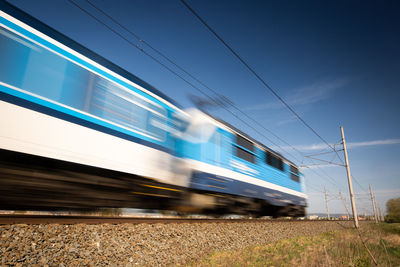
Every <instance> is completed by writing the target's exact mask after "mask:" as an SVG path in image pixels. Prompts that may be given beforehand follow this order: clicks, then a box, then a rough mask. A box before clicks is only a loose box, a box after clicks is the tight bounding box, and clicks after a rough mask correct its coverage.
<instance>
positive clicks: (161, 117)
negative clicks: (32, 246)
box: [0, 1, 188, 208]
mask: <svg viewBox="0 0 400 267" xmlns="http://www.w3.org/2000/svg"><path fill="white" fill-rule="evenodd" d="M0 10H1V11H0V114H1V116H0V160H1V162H0V164H1V165H0V169H1V171H0V175H1V177H0V203H1V207H0V208H18V207H25V206H35V205H36V207H38V206H43V205H44V206H49V205H50V206H54V207H56V206H57V205H59V206H65V207H75V206H78V207H79V206H83V207H86V206H87V207H91V206H94V205H101V206H132V205H133V206H138V205H139V206H140V205H143V207H147V206H149V205H146V204H148V203H151V201H143V200H140V201H139V202H134V204H132V199H134V198H133V197H132V196H133V195H137V196H147V197H149V198H152V197H154V198H157V197H171V195H174V197H176V198H177V199H179V198H180V197H179V193H180V192H181V191H182V190H181V189H179V188H186V187H187V185H188V180H187V174H186V173H184V172H183V173H182V172H180V171H179V170H177V169H178V168H177V167H176V166H180V165H179V162H178V161H179V158H177V157H176V155H175V145H176V144H175V140H176V136H177V135H178V134H177V133H179V132H181V131H182V129H183V128H184V127H185V123H186V121H187V120H188V119H187V114H186V113H185V112H184V111H182V110H181V109H180V108H179V107H177V105H176V104H174V102H173V101H172V100H170V99H168V97H166V96H165V95H163V94H162V93H160V92H159V91H157V90H156V89H154V88H153V87H152V86H151V85H149V84H147V83H146V82H144V81H142V80H141V79H139V78H137V77H136V76H134V75H132V74H130V73H128V72H127V71H125V70H123V69H121V68H119V67H118V66H116V65H114V64H112V63H111V62H109V61H107V60H106V59H104V58H102V57H101V56H99V55H97V54H95V53H94V52H92V51H90V50H88V49H87V48H85V47H83V46H81V45H79V44H78V43H76V42H74V41H72V40H71V39H69V38H68V37H66V36H64V35H62V34H60V33H59V32H57V31H55V30H53V29H51V28H50V27H48V26H46V25H44V24H43V23H41V22H40V21H38V20H36V19H34V18H33V17H31V16H30V15H28V14H26V13H24V12H23V11H21V10H19V9H17V8H15V7H14V6H12V5H10V4H7V3H5V2H3V1H1V2H0ZM100 170H101V171H100ZM139 185H140V186H139ZM95 188H97V189H98V190H95ZM94 196H98V197H97V198H94ZM92 197H93V199H97V200H99V201H100V202H96V201H93V199H92ZM85 199H86V201H84V200H85ZM80 200H81V201H80ZM79 201H80V202H81V203H78V202H79ZM50 202H51V203H50ZM77 203H78V204H77ZM161 204H162V203H161ZM150 206H151V205H150Z"/></svg>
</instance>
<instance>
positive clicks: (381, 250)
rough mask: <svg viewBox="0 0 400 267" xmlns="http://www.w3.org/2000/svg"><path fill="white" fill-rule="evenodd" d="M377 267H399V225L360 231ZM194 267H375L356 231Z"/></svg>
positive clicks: (218, 256) (214, 258) (233, 254)
mask: <svg viewBox="0 0 400 267" xmlns="http://www.w3.org/2000/svg"><path fill="white" fill-rule="evenodd" d="M360 232H361V236H362V238H363V240H364V243H365V245H366V246H367V247H368V249H369V250H370V251H371V254H372V255H373V257H374V258H375V259H376V261H377V263H378V266H400V224H380V225H373V224H370V225H366V224H364V225H363V227H362V228H361V230H360ZM193 265H194V266H297V267H303V266H304V267H305V266H307V267H308V266H360V267H361V266H376V265H375V263H374V261H373V260H372V258H371V256H370V255H369V254H368V252H367V250H366V248H365V247H364V245H363V243H362V242H361V240H360V237H359V235H358V233H357V231H355V230H354V229H345V230H342V231H335V232H330V233H324V234H319V235H315V236H301V237H296V238H292V239H286V240H281V241H279V242H276V243H271V244H268V245H265V246H258V247H251V248H247V249H244V250H241V251H224V252H215V253H213V254H212V255H210V256H209V257H208V258H206V259H204V260H202V261H201V262H196V263H194V264H193Z"/></svg>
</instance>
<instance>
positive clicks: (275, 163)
mask: <svg viewBox="0 0 400 267" xmlns="http://www.w3.org/2000/svg"><path fill="white" fill-rule="evenodd" d="M265 160H266V162H267V164H268V165H270V166H272V167H274V168H277V169H279V170H281V171H283V161H282V159H281V158H278V157H277V156H275V155H274V154H272V153H271V152H269V151H267V152H266V153H265Z"/></svg>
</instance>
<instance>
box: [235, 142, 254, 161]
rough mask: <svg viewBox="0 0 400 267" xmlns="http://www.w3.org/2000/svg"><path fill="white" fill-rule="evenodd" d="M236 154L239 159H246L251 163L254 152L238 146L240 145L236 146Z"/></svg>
mask: <svg viewBox="0 0 400 267" xmlns="http://www.w3.org/2000/svg"><path fill="white" fill-rule="evenodd" d="M236 156H238V157H239V158H241V159H244V160H247V161H249V162H251V163H254V154H252V153H250V152H248V151H246V150H244V149H242V148H240V147H238V146H237V147H236Z"/></svg>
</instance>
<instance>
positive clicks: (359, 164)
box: [9, 0, 400, 213]
mask: <svg viewBox="0 0 400 267" xmlns="http://www.w3.org/2000/svg"><path fill="white" fill-rule="evenodd" d="M74 1H76V2H77V3H78V4H79V5H80V6H82V7H83V8H85V9H87V10H88V11H90V12H92V13H94V14H95V15H96V16H98V17H99V18H101V20H103V21H104V22H106V23H107V24H109V25H110V26H111V27H113V28H114V29H116V30H118V31H119V32H120V33H122V34H123V35H124V36H126V37H127V38H129V39H130V40H131V41H132V42H133V43H135V44H138V43H139V42H138V41H137V40H136V39H135V38H133V37H130V36H129V35H128V33H126V32H124V31H123V30H122V29H121V28H118V26H116V25H115V24H113V23H112V21H110V20H109V19H107V18H106V17H104V16H102V15H101V14H100V13H99V12H96V10H95V9H93V7H91V6H90V5H89V4H88V3H87V2H86V1H85V0H74ZM91 1H92V2H93V3H94V4H95V5H97V6H98V7H99V8H101V9H103V10H105V11H106V12H107V13H108V14H110V15H111V16H113V17H114V18H115V19H117V20H118V21H119V22H120V23H121V24H123V25H124V26H125V27H127V28H129V29H130V30H131V31H133V32H134V33H136V34H137V35H139V36H140V37H141V38H142V39H143V40H145V41H146V42H147V43H149V44H151V45H152V46H153V47H155V48H157V49H158V50H160V51H161V52H162V53H164V54H165V55H167V56H168V57H170V58H171V59H173V60H174V61H175V62H176V63H177V64H179V65H180V66H182V67H183V68H185V69H186V70H187V71H188V72H190V73H191V74H192V75H194V76H196V77H197V78H198V79H200V80H201V81H202V82H203V83H205V84H206V85H208V86H209V87H210V88H212V89H214V90H215V91H217V92H218V93H219V94H221V95H224V96H226V97H228V98H229V99H230V100H231V101H232V102H233V103H234V104H235V105H236V106H237V107H238V108H240V109H241V110H243V111H244V112H246V113H247V114H248V115H250V116H251V117H253V118H254V119H255V120H257V121H258V122H259V123H261V124H262V125H264V127H265V128H267V129H269V130H271V131H272V132H274V133H275V134H277V135H278V136H280V137H281V138H282V139H284V140H285V141H286V142H288V143H289V144H290V145H292V146H294V147H296V148H297V149H298V150H300V151H301V153H302V155H311V154H314V153H319V152H321V151H329V150H327V147H326V145H324V144H323V143H322V141H321V140H320V139H318V138H317V137H316V136H315V135H314V134H313V133H312V132H311V131H310V130H309V129H307V128H306V127H304V125H302V124H301V123H300V122H299V120H297V119H296V118H295V117H294V116H293V114H291V113H290V112H289V111H288V110H287V109H286V108H285V107H284V106H283V105H282V104H281V103H280V102H279V101H278V100H277V99H276V98H275V97H274V96H273V95H272V94H271V93H270V92H269V91H267V89H266V88H265V87H263V86H262V84H261V83H260V82H259V81H257V80H256V79H255V78H254V76H252V74H251V73H250V72H249V71H248V70H247V69H246V68H245V67H244V66H243V65H241V63H240V62H239V61H238V60H237V59H236V58H234V57H233V55H232V54H231V53H230V52H229V51H228V50H227V49H226V48H225V47H224V46H223V45H222V44H221V43H220V42H219V41H218V40H217V39H216V38H215V37H214V36H213V35H212V34H211V33H210V32H209V31H208V30H207V29H206V28H205V27H204V26H203V25H202V24H201V23H200V22H199V21H198V19H197V18H195V17H194V16H193V15H192V14H191V13H190V12H189V11H188V10H187V9H186V8H185V6H184V5H183V4H182V3H181V2H180V1H179V0H164V1H163V0H158V1H155V0H146V1H144V0H143V1H128V0H125V1H122V0H120V1H117V0H113V1H111V0H104V1H100V0H91ZM9 2H11V3H13V4H14V5H16V6H17V7H19V8H21V9H22V10H24V11H25V12H27V13H29V14H31V15H32V16H34V17H36V18H38V19H39V20H41V21H43V22H44V23H46V24H48V25H49V26H51V27H53V28H55V29H56V30H58V31H60V32H61V33H63V34H65V35H67V36H69V37H70V38H72V39H74V40H75V41H77V42H79V43H81V44H83V45H84V46H86V47H88V48H89V49H91V50H93V51H95V52H97V53H99V54H100V55H102V56H103V57H105V58H107V59H109V60H111V61H112V62H114V63H116V64H117V65H119V66H121V67H123V68H125V69H126V70H128V71H129V72H131V73H132V74H134V75H136V76H138V77H140V78H142V79H143V80H145V81H147V82H148V83H150V84H152V85H153V86H155V87H156V88H157V89H159V90H160V91H162V92H163V93H165V94H166V95H168V96H169V97H171V98H172V99H174V100H175V101H176V102H178V103H179V104H181V106H182V107H185V108H186V107H191V106H193V104H192V103H191V101H190V100H189V98H188V96H189V95H197V96H201V94H200V93H199V92H197V91H196V90H194V89H193V88H192V87H190V86H189V85H188V84H187V83H185V82H184V81H182V80H181V79H179V78H177V77H176V76H174V75H173V74H171V73H170V72H169V71H168V70H166V69H165V68H163V67H162V66H161V65H159V64H158V63H156V62H154V61H153V60H152V59H150V58H149V57H147V56H146V55H145V54H143V53H142V52H141V51H139V50H138V49H136V48H134V47H132V46H131V45H129V44H128V43H127V42H126V41H124V40H123V39H121V38H120V37H118V36H117V35H115V34H114V33H113V32H111V31H110V30H108V29H107V28H105V27H104V26H103V25H101V24H100V23H98V22H97V21H95V20H94V19H93V18H91V17H89V16H88V15H86V14H85V13H83V12H82V11H81V10H79V9H78V8H77V7H75V6H74V5H72V4H71V3H70V2H68V1H67V0H57V1H54V0H35V1H26V0H12V1H9ZM187 2H188V4H189V5H191V6H192V8H193V9H195V10H196V11H197V12H198V13H199V14H200V16H202V17H203V19H205V21H207V23H208V24H209V25H210V26H211V27H213V28H214V29H215V31H216V32H217V33H218V34H219V35H220V36H222V38H223V39H224V40H225V41H226V42H227V43H229V44H230V46H231V47H232V48H233V49H235V50H236V52H238V54H240V55H241V57H242V58H243V59H245V61H246V62H247V63H248V64H249V65H250V66H252V67H253V68H254V69H255V71H256V72H257V73H258V74H259V75H260V76H261V77H262V78H263V79H264V80H265V81H266V82H267V83H268V84H269V85H270V86H271V87H272V88H274V89H275V90H276V91H277V92H278V94H279V95H280V96H282V97H283V98H284V99H285V100H286V101H287V102H288V103H289V105H291V106H292V107H293V109H294V110H296V112H298V113H299V114H300V115H301V116H302V117H303V118H304V120H305V121H307V122H308V123H309V124H310V125H311V126H312V127H313V128H314V129H315V130H316V131H317V132H318V133H319V134H320V135H321V136H322V137H323V138H324V139H326V140H327V141H328V142H329V143H331V144H335V143H337V142H338V141H339V140H340V130H339V126H340V125H342V126H343V127H344V132H345V135H346V141H347V142H348V145H349V160H350V165H351V170H352V174H353V176H354V177H355V179H356V182H353V184H354V188H355V192H356V196H357V199H356V203H357V205H358V210H359V212H360V213H370V212H371V204H370V201H369V200H368V195H367V194H366V192H367V191H368V185H369V184H371V185H372V188H373V189H374V191H375V195H376V198H377V203H378V204H379V206H381V207H382V208H384V205H385V202H386V201H387V200H388V199H389V198H394V197H400V160H399V159H400V107H399V105H400V104H399V100H400V88H399V84H400V16H399V14H400V2H399V1H244V0H242V1H235V0H220V1H205V0H187ZM141 47H142V48H143V49H144V50H145V51H147V52H149V53H151V54H152V55H153V56H155V57H157V58H159V59H161V58H160V57H159V56H158V55H157V54H156V53H154V52H152V51H151V50H150V49H149V48H148V47H147V46H146V45H144V44H141ZM163 62H164V63H165V64H168V62H165V60H163ZM169 66H170V67H172V68H174V67H173V66H172V65H170V64H169ZM174 70H175V71H177V72H178V73H179V74H181V75H183V76H184V77H185V78H187V79H189V80H190V78H189V77H187V76H186V75H185V74H183V73H182V72H181V71H179V70H177V69H176V68H174ZM190 81H191V82H193V83H195V82H194V81H192V80H190ZM196 85H197V86H199V87H200V88H202V87H201V86H200V85H198V84H196ZM202 90H204V91H206V92H207V93H209V92H208V91H207V89H205V88H202ZM210 94H211V95H212V93H210ZM231 110H232V109H231ZM232 111H235V110H232ZM211 113H212V114H214V115H216V116H218V117H220V118H222V119H224V120H226V121H227V122H229V123H231V124H233V125H235V126H237V128H239V129H241V130H242V131H244V132H246V133H248V134H249V135H250V136H252V137H254V138H255V139H257V140H259V141H260V142H262V143H264V144H265V145H267V146H270V147H272V148H274V149H276V150H277V151H279V152H281V153H282V154H283V155H285V156H286V157H288V158H289V159H290V160H292V161H294V162H295V163H296V164H298V165H310V164H313V162H311V161H310V160H308V159H307V158H304V157H303V156H302V155H300V154H299V153H298V152H296V151H293V150H292V149H291V148H288V147H287V144H285V143H282V142H281V141H280V140H278V139H276V138H275V137H274V136H272V135H271V134H270V133H268V132H267V131H265V130H264V129H262V128H259V127H257V126H256V125H255V127H257V130H258V131H260V132H262V133H263V135H260V134H258V133H257V132H256V131H254V130H253V129H251V128H249V127H248V126H246V125H245V124H243V123H242V122H240V121H239V120H237V119H236V118H235V117H233V116H232V115H231V114H230V113H229V112H227V111H226V110H224V109H222V108H219V109H212V110H211ZM243 119H245V118H243ZM245 120H247V121H248V119H245ZM251 124H252V125H254V123H251ZM265 136H266V137H268V139H270V140H272V141H273V142H274V143H271V142H270V141H269V140H268V139H267V138H265ZM276 144H278V145H279V147H278V146H276ZM282 148H283V150H282ZM286 151H288V152H289V153H290V154H288V153H287V152H286ZM339 153H340V155H341V157H342V158H343V155H342V152H339ZM293 156H295V157H293ZM333 156H334V154H327V155H325V156H323V157H321V158H322V159H328V160H331V159H332V157H333ZM333 161H334V162H336V163H340V161H339V160H338V159H337V158H334V159H333ZM314 163H318V162H317V161H314ZM302 171H303V173H304V174H305V181H306V182H305V184H306V188H307V193H308V195H309V208H308V212H325V202H324V197H323V193H322V192H323V190H324V186H326V188H327V192H328V197H329V199H330V201H329V206H330V211H331V212H333V213H336V212H337V213H339V212H344V211H345V209H344V206H343V204H342V201H341V200H338V192H339V191H341V192H342V193H343V195H344V196H346V197H347V203H349V201H348V187H347V178H346V171H345V169H344V168H343V167H335V166H332V165H330V166H320V167H318V168H317V167H313V168H311V169H310V168H302Z"/></svg>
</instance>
